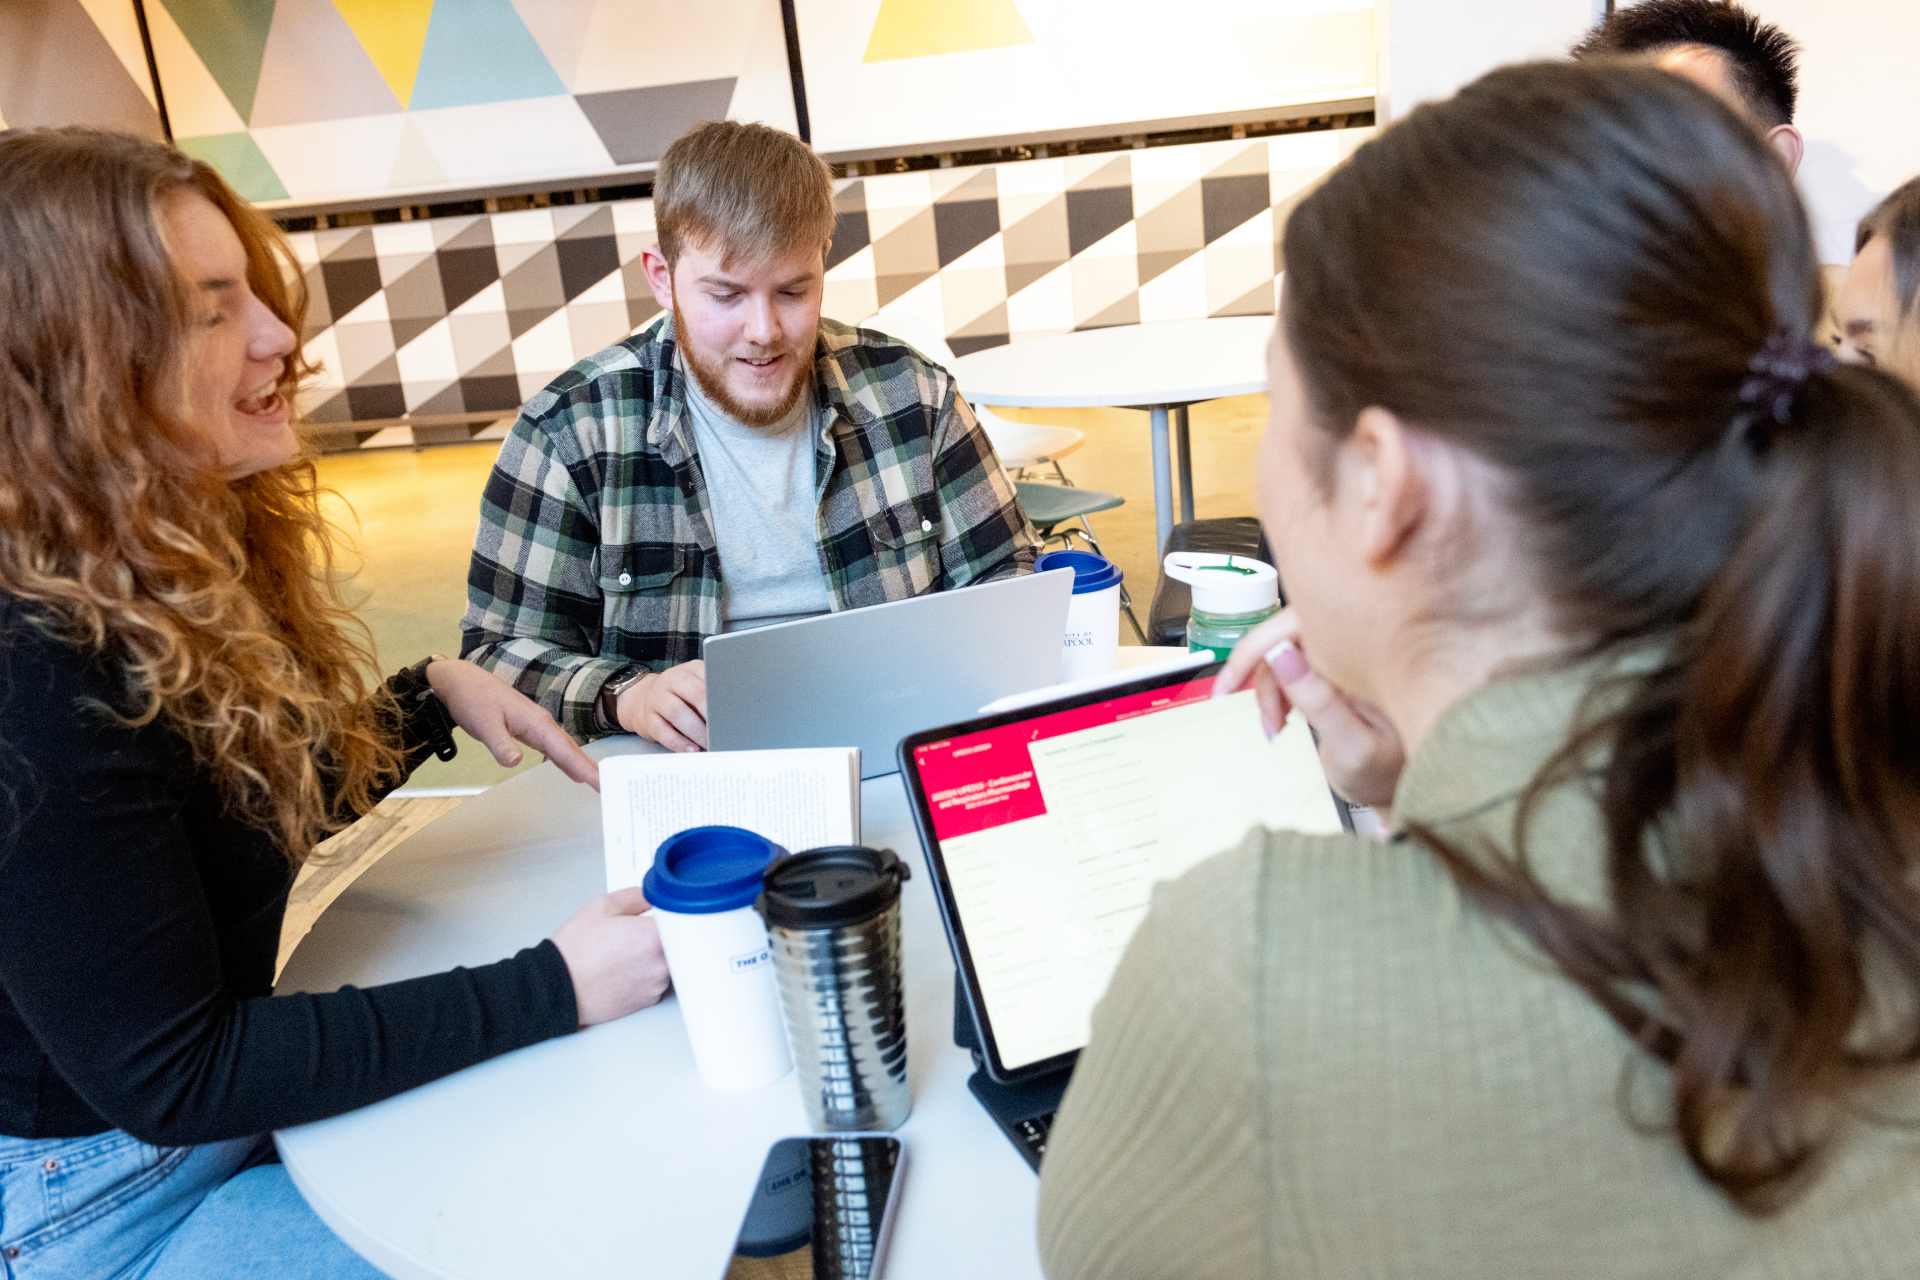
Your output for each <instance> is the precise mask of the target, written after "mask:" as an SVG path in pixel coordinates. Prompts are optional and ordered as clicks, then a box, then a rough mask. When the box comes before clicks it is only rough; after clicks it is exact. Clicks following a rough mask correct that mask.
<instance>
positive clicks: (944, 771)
mask: <svg viewBox="0 0 1920 1280" xmlns="http://www.w3.org/2000/svg"><path fill="white" fill-rule="evenodd" d="M1219 671H1220V664H1218V663H1215V664H1212V665H1209V666H1205V667H1201V668H1199V669H1197V670H1196V669H1193V668H1186V669H1181V670H1174V671H1162V672H1157V673H1154V674H1151V675H1147V676H1143V677H1141V678H1139V679H1137V680H1132V681H1128V682H1126V683H1124V684H1120V685H1116V686H1112V687H1108V688H1104V689H1097V690H1091V691H1083V692H1079V693H1074V694H1069V695H1066V696H1063V697H1060V698H1057V699H1054V700H1051V701H1046V702H1042V703H1039V704H1036V705H1032V706H1026V707H1021V708H1018V709H1016V710H1011V711H1003V712H1000V713H997V714H993V715H985V716H980V717H977V718H975V719H971V720H966V721H963V722H961V723H958V724H952V725H947V726H944V727H942V728H938V729H930V730H927V731H925V732H923V733H916V734H912V735H911V736H909V737H907V738H905V739H903V740H902V741H901V743H900V746H899V751H898V757H899V763H900V774H901V778H902V779H903V780H904V782H905V784H906V787H907V794H908V799H909V801H910V803H911V805H912V807H913V814H914V823H915V826H916V827H917V829H918V831H919V835H920V845H921V848H922V849H923V850H924V851H925V853H926V857H927V866H928V869H929V871H930V872H931V873H932V874H931V877H930V879H931V882H932V884H933V888H934V896H935V898H936V900H937V901H938V903H939V905H940V916H941V919H942V921H943V922H944V923H945V925H946V929H947V940H948V943H949V944H950V945H951V947H952V949H953V956H954V965H955V968H956V969H957V971H958V973H959V975H960V980H961V985H962V988H963V991H964V993H965V997H966V1000H967V1003H968V1006H969V1008H970V1010H971V1012H972V1014H973V1019H974V1023H975V1026H976V1029H977V1031H978V1035H979V1043H980V1046H981V1056H982V1059H983V1062H982V1065H983V1066H984V1067H985V1069H986V1071H987V1074H988V1075H989V1076H990V1077H991V1078H993V1079H994V1080H997V1081H1000V1082H1002V1083H1014V1082H1018V1081H1021V1080H1027V1079H1033V1078H1036V1077H1039V1076H1043V1075H1047V1074H1050V1073H1053V1072H1058V1071H1061V1070H1064V1069H1066V1068H1068V1067H1070V1066H1071V1065H1072V1063H1073V1060H1074V1057H1075V1055H1077V1054H1078V1053H1079V1051H1080V1049H1081V1048H1082V1047H1083V1046H1084V1045H1085V1044H1086V1042H1087V1036H1088V1032H1089V1028H1090V1025H1091V1019H1092V1015H1093V1007H1094V1005H1095V1003H1097V1002H1098V1000H1099V998H1100V996H1101V994H1102V993H1103V992H1104V991H1105V990H1106V985H1107V981H1108V979H1109V978H1111V977H1112V975H1113V970H1114V967H1115V966H1116V965H1117V964H1118V963H1119V960H1120V954H1121V952H1122V951H1123V950H1124V949H1125V948H1126V945H1127V941H1128V940H1129V939H1130V938H1131V937H1132V936H1133V931H1134V929H1135V927H1136V926H1138V925H1139V923H1140V921H1141V919H1142V918H1143V917H1144V916H1145V915H1146V911H1147V904H1148V901H1149V899H1150V898H1151V896H1152V892H1153V887H1154V885H1156V884H1158V883H1160V882H1162V881H1166V880H1172V879H1174V878H1175V877H1177V876H1179V875H1180V874H1182V873H1183V872H1185V871H1186V870H1187V869H1188V868H1190V867H1192V866H1194V865H1195V864H1196V863H1199V862H1201V861H1203V860H1204V859H1206V858H1208V857H1211V856H1212V855H1213V854H1216V853H1219V852H1221V851H1223V850H1225V849H1228V848H1231V847H1233V846H1234V845H1236V844H1238V843H1239V842H1240V841H1241V839H1242V838H1244V837H1245V835H1246V834H1247V832H1248V831H1249V830H1250V829H1251V828H1253V827H1255V826H1269V827H1282V828H1289V829H1292V830H1299V831H1309V832H1336V831H1340V830H1342V829H1348V830H1350V829H1351V825H1352V824H1351V818H1350V817H1349V816H1348V814H1347V812H1346V807H1345V806H1344V805H1343V804H1341V802H1340V801H1339V800H1338V799H1337V798H1336V797H1335V796H1334V794H1333V791H1332V789H1331V788H1330V787H1329V786H1328V785H1327V779H1326V774H1325V773H1324V772H1323V770H1322V769H1321V766H1320V758H1319V755H1318V753H1317V752H1316V751H1315V749H1314V744H1313V738H1312V734H1311V732H1310V731H1309V730H1308V729H1307V727H1306V724H1305V722H1304V719H1303V718H1302V717H1300V716H1293V717H1290V718H1289V720H1288V722H1287V724H1286V726H1285V727H1284V728H1283V729H1282V730H1281V732H1280V733H1279V734H1278V735H1277V736H1276V737H1274V738H1273V740H1272V741H1268V739H1267V736H1266V732H1265V730H1264V729H1263V728H1262V727H1261V724H1260V711H1259V707H1258V705H1257V704H1256V702H1255V701H1254V696H1253V693H1252V692H1251V691H1250V690H1243V691H1242V692H1239V693H1236V694H1233V695H1231V696H1229V697H1225V698H1214V697H1213V696H1212V694H1213V684H1214V680H1215V678H1216V677H1217V676H1218V674H1219Z"/></svg>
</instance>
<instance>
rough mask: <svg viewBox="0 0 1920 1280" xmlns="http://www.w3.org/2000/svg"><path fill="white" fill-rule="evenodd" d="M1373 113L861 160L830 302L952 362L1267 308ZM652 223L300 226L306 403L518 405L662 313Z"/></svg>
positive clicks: (830, 309) (390, 417) (576, 219)
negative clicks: (1316, 123)
mask: <svg viewBox="0 0 1920 1280" xmlns="http://www.w3.org/2000/svg"><path fill="white" fill-rule="evenodd" d="M1372 132H1373V131H1372V130H1371V129H1340V130H1327V131H1319V132H1310V133H1295V134H1283V135H1279V136H1274V137H1267V138H1259V139H1248V140H1243V141H1223V142H1208V143H1198V144H1191V145H1186V146H1167V147H1154V148H1147V149H1142V150H1135V151H1117V152H1107V153H1099V154H1091V155H1084V156H1070V157H1061V158H1057V159H1048V160H1027V161H1018V162H1008V163H1003V164H993V165H981V166H976V167H971V168H954V169H929V170H919V171H915V172H909V173H898V174H886V175H882V176H878V177H865V178H852V179H845V180H842V181H841V182H839V183H838V184H837V185H836V194H835V203H836V206H837V208H838V210H839V221H838V224H837V226H836V229H835V232H834V239H833V244H832V247H831V249H830V251H829V254H828V270H827V279H826V295H825V298H824V300H823V304H822V308H821V309H822V312H823V313H824V314H826V315H828V316H830V317H832V318H834V319H837V320H843V321H847V322H849V323H856V324H864V325H868V326H870V327H872V328H876V329H879V330H882V331H883V332H886V333H890V334H893V335H894V336H896V337H900V338H903V339H905V340H907V341H908V342H911V343H913V344H914V345H916V346H918V347H919V348H920V349H921V350H922V351H924V352H926V353H927V354H928V355H929V356H931V357H933V358H934V359H936V360H943V361H944V360H947V359H950V358H952V357H953V356H955V355H961V354H965V353H966V352H969V351H976V350H980V349H982V348H986V347H992V346H998V345H1000V344H1003V343H1006V342H1009V341H1018V340H1020V339H1021V338H1024V337H1031V336H1035V335H1039V334H1045V333H1057V332H1062V331H1066V330H1073V329H1089V328H1099V327H1102V326H1107V325H1116V324H1138V323H1154V322H1157V321H1168V320H1183V319H1191V318H1197V317H1204V316H1217V315H1260V314H1270V313H1271V312H1272V311H1273V300H1274V276H1275V274H1276V273H1277V272H1278V271H1279V270H1280V269H1281V265H1282V264H1281V262H1280V251H1279V239H1280V234H1281V231H1282V230H1283V229H1284V225H1285V219H1286V215H1287V212H1288V210H1290V209H1291V208H1292V206H1293V205H1294V204H1295V203H1296V202H1297V201H1298V200H1299V199H1300V197H1301V196H1302V195H1303V194H1304V193H1305V191H1306V190H1307V189H1309V188H1310V187H1311V186H1312V185H1313V183H1314V182H1316V181H1317V180H1318V179H1319V178H1320V177H1321V176H1322V175H1323V174H1325V173H1326V172H1327V170H1329V169H1330V168H1332V167H1333V166H1334V165H1336V164H1338V163H1339V162H1340V161H1341V160H1342V159H1344V158H1345V157H1346V156H1347V155H1348V154H1350V153H1351V152H1352V150H1353V149H1354V148H1355V147H1357V146H1359V145H1360V144H1361V143H1362V142H1364V141H1365V140H1366V139H1367V138H1368V137H1370V136H1371V135H1372ZM653 235H654V225H653V206H652V202H651V201H650V200H622V201H612V202H607V203H602V204H592V205H566V206H555V207H553V208H548V209H534V210H524V211H519V212H512V213H499V214H490V215H489V214H480V215H474V216H470V217H460V218H439V219H432V220H427V221H418V222H402V223H386V224H380V225H376V226H371V227H351V228H337V229H333V230H327V231H310V232H302V233H299V234H296V235H294V236H292V237H291V239H292V241H293V246H294V252H295V256H296V257H297V258H298V259H299V260H300V262H301V263H302V266H303V269H304V271H305V274H306V282H307V286H308V290H309V293H310V295H311V297H312V313H311V315H310V316H309V319H308V325H307V338H308V351H309V354H310V355H311V356H312V357H314V358H315V359H317V360H319V361H320V362H321V363H322V364H323V365H324V366H325V370H324V372H323V373H322V375H321V376H320V378H319V379H318V380H317V381H316V382H315V384H314V385H313V386H312V387H310V388H308V390H307V392H306V395H305V397H304V399H303V401H302V408H303V410H304V412H305V416H306V419H307V421H308V422H309V423H310V424H311V425H312V426H313V427H314V428H317V429H319V432H320V434H321V437H322V439H323V441H325V442H326V444H327V447H348V448H351V447H355V446H360V445H366V446H377V445H385V444H411V443H419V442H428V441H433V440H439V439H448V438H461V439H464V438H466V437H467V436H468V435H470V434H476V433H480V432H482V431H483V430H485V429H486V426H487V420H486V419H485V418H483V419H481V420H480V421H478V422H476V423H474V424H473V425H472V426H463V425H458V424H454V423H449V422H446V421H444V419H446V418H448V417H452V416H455V415H511V414H512V413H513V412H514V411H515V410H516V409H518V408H519V406H520V404H521V403H522V402H523V401H525V400H527V399H528V398H530V397H531V396H532V395H533V394H534V393H535V392H537V391H539V390H540V388H541V387H543V386H545V385H546V384H547V383H548V382H549V381H551V380H552V379H553V378H554V377H555V376H557V375H558V374H560V373H562V372H564V371H565V370H566V369H567V368H568V367H569V366H571V365H572V364H573V363H574V362H575V361H577V360H579V359H580V358H582V357H583V356H586V355H590V354H592V353H593V352H594V351H597V350H599V349H600V348H602V347H604V346H607V345H608V344H610V343H613V342H617V341H619V340H620V339H621V338H623V337H625V336H626V335H627V334H629V333H631V332H633V330H635V329H636V328H638V327H639V326H640V325H642V324H644V323H645V322H646V321H647V320H648V319H650V318H651V317H652V316H653V315H654V314H655V313H656V312H657V311H658V307H657V306H656V304H655V303H654V300H653V296H652V294H651V293H650V292H649V291H648V289H647V286H646V282H645V279H644V278H643V276H642V275H641V264H640V254H641V251H642V250H643V249H645V248H646V247H647V246H648V245H649V244H651V243H652V241H653ZM401 419H407V420H408V421H407V422H405V423H400V422H397V420H401ZM416 419H417V420H418V421H414V420H416ZM436 419H440V420H441V421H436ZM496 430H497V428H496Z"/></svg>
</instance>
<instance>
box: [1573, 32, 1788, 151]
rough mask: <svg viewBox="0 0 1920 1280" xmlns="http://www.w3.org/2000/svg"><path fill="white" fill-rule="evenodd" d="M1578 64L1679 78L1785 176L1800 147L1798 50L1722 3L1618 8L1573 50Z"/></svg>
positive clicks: (1782, 36)
mask: <svg viewBox="0 0 1920 1280" xmlns="http://www.w3.org/2000/svg"><path fill="white" fill-rule="evenodd" d="M1573 56H1574V57H1575V58H1578V59H1590V58H1606V57H1639V58H1644V59H1646V60H1648V61H1650V62H1652V63H1653V64H1654V65H1655V66H1657V67H1659V68H1661V69H1662V70H1664V71H1672V72H1674V73H1676V74H1678V75H1683V76H1686V77H1687V78H1688V79H1690V80H1692V81H1693V82H1694V83H1696V84H1698V85H1700V86H1701V87H1702V88H1705V89H1707V90H1708V91H1709V92H1711V93H1714V94H1716V95H1718V96H1719V97H1720V99H1721V100H1722V101H1723V102H1726V103H1727V104H1728V105H1729V106H1731V107H1733V108H1734V109H1735V110H1737V111H1739V112H1740V113H1741V114H1743V115H1745V116H1746V117H1747V119H1748V120H1750V121H1752V123H1753V124H1754V126H1755V127H1756V128H1758V129H1759V130H1760V132H1761V133H1762V135H1764V136H1765V137H1766V140H1767V143H1768V145H1769V146H1771V147H1772V148H1773V149H1774V152H1775V153H1776V154H1777V155H1778V156H1779V157H1780V160H1781V162H1782V163H1783V164H1785V165H1786V166H1787V172H1788V173H1797V172H1799V169H1800V158H1801V156H1802V155H1803V154H1804V153H1805V152H1806V141H1805V139H1803V138H1802V137H1801V136H1800V131H1799V130H1798V129H1796V128H1794V125H1793V113H1794V108H1795V107H1796V106H1797V105H1798V102H1799V97H1800V85H1799V80H1800V71H1799V65H1798V64H1799V59H1800V50H1799V47H1798V46H1797V45H1795V44H1794V42H1793V39H1792V37H1790V36H1789V35H1787V33H1786V32H1784V31H1782V30H1781V29H1780V28H1779V27H1776V26H1774V25H1773V24H1772V23H1770V22H1763V21H1761V20H1760V19H1759V18H1758V17H1756V16H1755V15H1753V14H1751V13H1749V12H1747V10H1745V9H1743V8H1741V7H1740V6H1739V5H1737V4H1732V3H1728V2H1727V0H1642V2H1641V3H1639V4H1629V5H1622V6H1621V7H1620V8H1618V9H1615V10H1614V11H1613V12H1612V13H1611V14H1609V15H1607V17H1606V19H1605V20H1604V21H1602V22H1601V23H1600V25H1599V26H1597V27H1595V28H1594V29H1593V31H1592V32H1591V33H1590V34H1588V36H1587V38H1586V39H1584V40H1582V41H1581V42H1580V43H1579V44H1577V45H1575V46H1574V49H1573Z"/></svg>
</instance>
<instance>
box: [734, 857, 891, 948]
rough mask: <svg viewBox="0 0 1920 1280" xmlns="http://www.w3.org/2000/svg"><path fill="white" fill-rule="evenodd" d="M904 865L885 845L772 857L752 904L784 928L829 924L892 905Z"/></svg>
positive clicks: (862, 917) (826, 926)
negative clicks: (758, 893)
mask: <svg viewBox="0 0 1920 1280" xmlns="http://www.w3.org/2000/svg"><path fill="white" fill-rule="evenodd" d="M911 878H912V876H911V873H910V872H909V871H908V870H907V864H906V863H904V862H902V861H901V860H900V859H899V857H898V856H897V855H896V854H895V853H894V852H893V850H891V849H868V848H865V847H864V846H861V845H851V844H845V845H830V846H828V847H826V848H823V849H804V850H802V851H800V852H799V853H789V854H786V855H784V856H783V857H779V858H775V859H774V860H773V862H772V864H771V865H769V866H768V867H767V875H766V880H765V882H764V887H763V888H762V889H761V891H760V898H759V900H758V901H757V902H755V903H754V904H753V905H754V909H755V910H756V911H758V912H759V913H760V915H761V917H762V918H763V919H765V920H766V922H767V923H768V924H770V925H779V926H780V927H781V928H784V929H832V928H837V927H839V926H841V925H848V924H854V923H856V922H858V921H861V920H865V919H866V918H867V917H869V916H871V915H874V914H875V913H877V912H879V911H882V910H884V909H886V908H887V907H889V906H891V905H893V903H895V902H897V901H898V900H899V898H900V885H901V882H903V881H905V880H908V879H911Z"/></svg>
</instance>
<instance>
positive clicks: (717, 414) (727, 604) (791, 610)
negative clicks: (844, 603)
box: [681, 363, 833, 631]
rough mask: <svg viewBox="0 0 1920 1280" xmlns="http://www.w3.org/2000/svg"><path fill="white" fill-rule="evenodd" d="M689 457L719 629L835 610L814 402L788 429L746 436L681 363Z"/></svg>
mask: <svg viewBox="0 0 1920 1280" xmlns="http://www.w3.org/2000/svg"><path fill="white" fill-rule="evenodd" d="M681 372H682V374H683V376H685V377H686V385H687V409H688V417H689V419H690V420H691V423H692V426H693V446H694V452H695V453H696V454H697V455H698V456H699V458H700V470H701V472H702V473H703V474H704V475H705V476H706V481H707V503H708V516H709V518H710V519H711V520H712V521H713V537H714V541H715V543H716V544H717V545H718V548H719V552H720V581H721V596H720V625H721V627H722V628H723V629H725V630H727V631H744V630H747V629H749V628H752V627H764V626H767V625H769V624H771V623H775V622H789V621H792V620H793V619H795V618H810V617H813V616H814V615H816V614H822V613H826V612H828V611H829V610H831V609H832V608H833V600H832V597H831V596H829V595H828V593H827V575H826V571H825V570H823V569H822V568H821V567H820V535H819V531H818V530H819V520H818V511H819V498H818V492H817V487H816V475H815V472H816V464H815V460H814V449H815V445H816V443H817V441H818V438H819V435H820V432H819V428H818V423H817V418H818V414H817V412H816V409H815V406H814V397H813V396H812V395H811V394H803V395H802V396H801V397H800V402H799V403H798V404H796V405H795V406H794V409H793V412H792V413H790V414H788V415H787V417H786V418H785V420H783V421H781V422H777V423H774V424H773V425H772V426H767V427H749V426H745V425H743V424H742V423H740V422H738V421H736V420H735V419H733V418H732V417H730V416H728V415H727V414H726V413H725V412H724V411H723V410H722V409H721V408H720V407H719V406H718V405H716V404H714V403H713V402H712V401H711V400H709V399H707V397H706V395H705V394H704V393H703V392H702V391H701V390H700V384H699V382H697V381H696V380H695V379H694V377H693V376H692V374H691V372H689V371H688V370H687V369H686V367H685V365H684V363H683V364H682V366H681Z"/></svg>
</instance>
